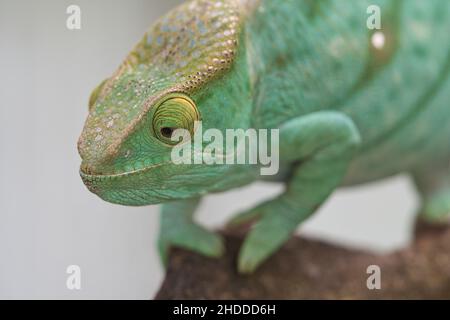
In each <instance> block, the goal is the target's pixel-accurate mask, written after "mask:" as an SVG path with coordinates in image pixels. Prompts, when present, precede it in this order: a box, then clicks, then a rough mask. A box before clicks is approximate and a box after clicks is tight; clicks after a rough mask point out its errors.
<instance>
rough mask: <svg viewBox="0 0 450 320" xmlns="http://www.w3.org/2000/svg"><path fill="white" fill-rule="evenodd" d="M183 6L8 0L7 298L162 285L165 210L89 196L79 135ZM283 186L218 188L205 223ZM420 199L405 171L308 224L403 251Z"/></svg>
mask: <svg viewBox="0 0 450 320" xmlns="http://www.w3.org/2000/svg"><path fill="white" fill-rule="evenodd" d="M179 2H181V1H175V0H164V1H162V0H160V1H156V0H130V1H123V0H102V1H100V0H95V1H92V0H90V1H89V0H83V1H81V0H73V1H67V0H45V1H44V0H42V1H23V0H20V1H16V0H0V39H1V44H0V112H1V113H0V115H1V116H0V119H1V125H0V150H1V151H0V152H1V157H0V183H1V184H0V298H3V299H14V298H27V299H35V298H39V299H48V298H56V299H93V298H98V299H107V298H108V299H117V298H124V299H149V298H152V297H153V295H154V294H155V293H156V291H157V290H158V288H159V285H160V283H161V281H162V279H163V276H164V274H163V270H162V268H161V266H160V264H159V260H158V256H157V252H156V250H155V240H156V235H157V226H158V214H157V212H158V207H157V206H151V207H141V208H128V207H122V206H116V205H112V204H108V203H106V202H103V201H102V200H100V199H99V198H97V197H96V196H94V195H93V194H91V193H89V192H88V191H87V189H86V188H85V187H84V185H83V184H82V182H81V180H80V178H79V175H78V166H79V163H80V159H79V156H78V153H77V149H76V142H77V139H78V136H79V134H80V132H81V129H82V126H83V122H84V119H85V117H86V115H87V100H88V97H89V94H90V92H91V90H92V89H93V88H94V87H95V86H96V85H97V84H98V83H99V82H100V81H101V80H102V79H104V78H105V77H106V76H109V75H110V74H111V73H112V72H113V71H114V70H115V69H116V67H117V66H118V65H119V64H120V62H121V61H122V59H123V58H124V57H125V55H126V54H127V52H128V51H129V50H130V49H131V48H132V46H133V45H134V44H135V43H136V42H137V41H138V40H139V39H140V37H141V36H142V34H143V33H144V32H145V30H146V29H147V28H148V27H149V26H150V24H151V23H152V22H153V21H154V20H155V19H156V18H157V17H158V16H160V15H161V14H163V13H164V12H166V11H167V10H169V8H171V7H173V6H175V5H176V4H177V3H179ZM71 4H76V5H79V6H80V7H81V21H82V22H81V30H72V31H70V30H68V29H67V28H66V19H67V17H68V15H67V14H66V8H67V7H68V6H69V5H71ZM279 190H280V188H279V187H278V186H275V185H268V184H255V185H252V186H250V187H247V188H244V189H241V190H234V191H231V192H228V193H225V194H219V195H213V196H210V197H208V198H207V199H206V201H205V202H204V204H203V205H202V207H201V211H200V212H199V215H198V219H199V221H201V222H202V223H204V224H206V225H207V226H210V227H219V226H220V225H221V224H222V223H223V222H224V221H225V220H226V218H227V217H229V216H230V215H231V214H232V213H233V212H236V211H238V210H239V209H243V208H247V207H249V206H251V205H252V204H254V203H256V202H258V201H260V200H261V199H264V198H266V197H268V196H271V195H273V193H274V192H278V191H279ZM416 206H417V200H416V195H415V193H414V191H413V188H412V187H411V185H410V182H409V179H408V178H407V177H396V178H393V179H389V180H385V181H381V182H379V183H377V184H373V185H368V186H364V187H358V188H355V189H348V190H341V191H338V192H337V193H336V194H335V195H334V196H333V197H332V199H331V200H330V201H329V202H328V203H327V204H326V205H325V207H324V208H322V210H320V212H318V213H317V214H316V215H315V217H314V218H313V219H311V220H310V221H308V222H307V223H306V224H305V225H304V226H302V228H301V230H300V231H301V232H302V233H304V234H307V235H309V236H313V237H316V238H317V237H318V238H322V239H327V240H328V241H333V242H339V243H342V244H345V245H348V246H352V247H359V248H365V249H370V250H375V251H378V252H383V251H389V250H394V249H397V248H399V247H402V246H405V245H406V244H407V243H408V241H409V240H410V236H409V229H410V226H411V223H412V217H413V212H414V210H415V208H416ZM69 265H79V266H80V267H81V290H69V289H67V287H66V279H67V277H68V274H66V268H67V266H69ZM362 272H365V271H364V270H362ZM187 276H189V275H187Z"/></svg>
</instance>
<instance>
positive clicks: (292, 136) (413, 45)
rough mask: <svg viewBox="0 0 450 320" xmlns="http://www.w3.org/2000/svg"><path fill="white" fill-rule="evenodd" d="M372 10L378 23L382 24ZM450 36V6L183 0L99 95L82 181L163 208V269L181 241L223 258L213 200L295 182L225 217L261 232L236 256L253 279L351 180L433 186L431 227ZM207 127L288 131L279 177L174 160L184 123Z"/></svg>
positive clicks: (401, 0) (426, 196) (439, 176)
mask: <svg viewBox="0 0 450 320" xmlns="http://www.w3.org/2000/svg"><path fill="white" fill-rule="evenodd" d="M373 5H375V6H377V7H378V8H379V9H380V13H381V17H380V18H381V25H380V29H373V28H368V24H367V19H368V17H369V15H368V7H369V6H373ZM449 30H450V2H449V1H448V0H433V1H422V0H408V1H405V0H370V1H366V0H363V1H361V0H358V1H356V0H345V1H343V0H339V1H337V0H336V1H333V0H316V1H313V0H285V1H277V0H192V1H188V2H185V3H183V4H181V5H180V6H178V7H176V8H174V9H172V11H170V12H168V13H167V14H166V15H164V16H162V17H161V18H160V19H158V20H157V21H156V22H154V23H153V25H152V26H151V27H150V28H149V30H148V31H147V32H146V33H145V34H144V36H143V37H142V39H141V40H140V41H139V42H138V43H137V44H136V45H135V47H134V48H133V49H132V51H131V52H130V53H129V54H128V55H127V56H126V58H125V60H124V61H123V62H122V63H121V64H120V66H119V68H118V69H117V70H116V71H115V72H114V73H113V74H112V75H111V76H110V77H107V78H106V79H105V80H104V81H103V82H101V83H100V85H98V86H97V88H96V89H94V91H93V92H92V94H91V96H90V99H89V113H88V116H87V119H86V121H85V124H84V128H83V131H82V134H81V137H80V138H79V141H78V150H79V154H80V156H81V159H82V161H81V166H80V175H81V178H82V181H83V182H84V184H85V185H86V186H87V188H88V189H89V190H90V191H91V192H93V193H95V194H96V195H98V196H99V197H100V198H101V199H103V200H105V201H108V202H111V203H115V204H121V205H127V206H143V205H154V204H162V209H161V216H160V232H159V236H158V244H157V246H158V250H159V253H160V256H161V259H162V261H163V263H164V264H167V261H168V256H169V253H170V249H171V248H173V247H182V248H185V249H188V250H192V251H195V252H197V253H199V254H202V255H205V256H207V257H219V256H220V255H221V254H222V253H223V252H224V244H223V238H222V237H221V235H219V234H218V233H215V232H213V231H210V230H208V229H207V228H205V227H203V226H201V225H200V224H198V223H197V222H196V221H195V218H194V213H195V211H196V210H197V208H198V206H199V204H200V202H201V198H202V197H204V196H205V195H207V194H210V193H215V192H223V191H226V190H230V189H233V188H239V187H243V186H245V185H248V184H250V183H253V182H255V181H271V182H275V183H282V184H283V185H284V186H285V188H284V190H283V192H281V193H280V194H278V195H275V196H274V197H273V198H272V199H268V200H267V201H265V202H262V203H261V204H258V205H257V206H256V207H254V208H250V209H248V210H244V211H243V212H240V213H238V214H236V215H235V216H233V217H232V218H231V219H230V221H229V222H228V223H227V227H230V228H237V227H241V226H248V225H249V226H251V227H250V228H247V229H246V230H247V231H248V232H247V234H246V235H245V239H244V240H243V243H242V246H241V248H240V251H239V254H238V257H237V269H238V271H239V272H240V273H243V274H245V273H252V272H254V271H255V270H256V269H257V268H258V267H259V266H260V265H261V264H262V263H263V262H265V261H266V260H267V259H268V258H269V257H270V256H272V255H273V254H274V253H275V252H276V251H277V250H278V249H279V248H280V247H281V246H282V245H283V244H284V243H285V242H286V241H287V240H288V239H289V238H290V237H291V236H292V234H293V233H294V232H295V230H296V229H297V227H298V226H299V225H300V224H301V223H302V222H304V221H305V220H307V219H308V218H309V217H311V216H312V215H313V214H314V212H316V211H317V209H318V208H319V207H320V206H321V205H322V204H323V203H324V202H325V201H326V200H327V199H328V198H329V196H330V195H331V194H332V193H333V192H334V191H335V190H336V189H338V188H344V187H350V186H358V185H360V184H363V183H369V182H372V181H375V180H378V179H383V178H386V177H390V176H393V175H396V174H401V173H403V174H405V173H406V174H408V175H410V176H411V177H412V181H413V183H414V184H415V186H416V188H417V190H418V193H419V195H420V199H421V201H420V202H421V205H420V207H419V208H418V210H417V219H418V221H426V222H428V223H433V224H439V225H441V224H446V223H447V222H448V218H449V214H450V166H449V160H450V141H449V138H450V105H449V101H450V76H449V71H450V41H449V40H450V39H449ZM376 34H377V37H378V38H379V37H380V35H381V36H382V40H383V41H382V42H381V44H380V43H378V44H375V43H374V41H373V39H374V37H375V35H376ZM198 121H201V122H202V126H203V128H207V129H208V128H214V129H217V130H219V131H220V132H224V131H225V130H226V129H229V128H241V129H250V128H256V129H277V130H278V132H279V145H278V151H279V153H278V154H279V158H280V170H279V172H278V173H277V174H276V175H273V176H262V175H261V174H260V172H259V170H258V169H259V168H260V166H259V165H249V164H212V165H211V164H183V163H182V164H175V163H174V162H173V161H172V160H171V159H172V158H171V151H172V150H173V148H174V147H175V146H177V145H178V143H180V142H179V141H174V139H172V138H173V134H174V132H176V130H178V129H183V130H186V131H187V132H189V133H194V132H195V130H196V127H195V123H196V122H198ZM185 143H186V142H185ZM187 143H193V142H192V141H191V142H187ZM205 152H206V151H205ZM211 214H213V212H211Z"/></svg>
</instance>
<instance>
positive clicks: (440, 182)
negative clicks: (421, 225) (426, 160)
mask: <svg viewBox="0 0 450 320" xmlns="http://www.w3.org/2000/svg"><path fill="white" fill-rule="evenodd" d="M413 178H414V182H415V184H416V187H417V190H418V191H419V193H420V195H421V201H422V206H421V208H420V211H419V215H418V219H419V220H422V221H424V222H427V223H431V224H448V223H450V166H449V163H448V161H446V162H444V163H438V164H433V165H432V166H429V167H427V168H424V169H420V170H416V171H415V172H414V173H413Z"/></svg>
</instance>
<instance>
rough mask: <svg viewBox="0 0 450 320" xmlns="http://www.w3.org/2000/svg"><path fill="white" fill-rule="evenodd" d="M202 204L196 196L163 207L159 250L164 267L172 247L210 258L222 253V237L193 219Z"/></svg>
mask: <svg viewBox="0 0 450 320" xmlns="http://www.w3.org/2000/svg"><path fill="white" fill-rule="evenodd" d="M199 203H200V198H192V199H186V200H180V201H174V202H170V203H167V204H164V205H163V206H162V209H161V215H160V234H159V238H158V250H159V255H160V257H161V261H162V262H163V265H164V266H167V262H168V261H167V260H168V256H169V251H170V248H171V247H180V248H185V249H188V250H191V251H195V252H197V253H200V254H203V255H205V256H208V257H218V256H220V255H222V253H223V251H224V246H223V240H222V238H221V237H220V236H219V235H218V234H215V233H213V232H210V231H208V230H206V229H205V228H203V227H201V226H199V225H197V224H196V223H195V222H194V220H193V216H194V213H195V210H196V209H197V207H198V205H199Z"/></svg>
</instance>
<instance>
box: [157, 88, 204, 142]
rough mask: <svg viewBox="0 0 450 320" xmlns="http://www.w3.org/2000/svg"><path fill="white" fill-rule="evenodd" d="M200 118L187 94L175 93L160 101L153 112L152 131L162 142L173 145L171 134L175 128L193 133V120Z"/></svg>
mask: <svg viewBox="0 0 450 320" xmlns="http://www.w3.org/2000/svg"><path fill="white" fill-rule="evenodd" d="M199 119H200V114H199V113H198V110H197V107H196V106H195V103H194V102H193V101H192V100H191V99H190V98H189V97H187V96H184V95H177V96H173V97H170V98H168V99H166V100H164V101H163V102H162V103H160V104H159V105H158V106H157V107H156V110H155V112H154V114H153V123H152V126H153V133H154V135H155V136H156V137H157V138H158V139H159V140H160V141H162V142H164V143H167V144H170V145H175V144H177V143H178V142H177V141H172V140H171V138H172V135H173V133H174V131H175V130H177V129H185V130H187V131H189V133H190V134H191V136H192V135H193V133H194V124H195V121H198V120H199Z"/></svg>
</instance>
